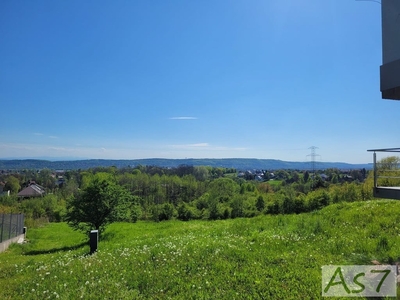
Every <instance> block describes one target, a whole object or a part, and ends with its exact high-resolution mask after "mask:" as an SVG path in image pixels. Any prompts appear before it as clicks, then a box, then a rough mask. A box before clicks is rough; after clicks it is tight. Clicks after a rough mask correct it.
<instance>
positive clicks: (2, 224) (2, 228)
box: [0, 214, 6, 243]
mask: <svg viewBox="0 0 400 300" xmlns="http://www.w3.org/2000/svg"><path fill="white" fill-rule="evenodd" d="M1 215H2V216H3V218H2V220H1V234H0V243H1V242H2V241H3V231H4V218H5V216H6V214H1Z"/></svg>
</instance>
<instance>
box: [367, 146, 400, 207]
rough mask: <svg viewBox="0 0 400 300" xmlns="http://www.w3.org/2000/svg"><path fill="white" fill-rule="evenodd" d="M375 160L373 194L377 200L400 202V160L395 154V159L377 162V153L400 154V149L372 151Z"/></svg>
mask: <svg viewBox="0 0 400 300" xmlns="http://www.w3.org/2000/svg"><path fill="white" fill-rule="evenodd" d="M368 151H369V152H373V153H374V154H373V159H374V188H373V194H374V197H377V198H386V199H396V200H400V158H398V157H397V156H396V155H395V154H394V155H392V157H393V158H386V159H382V160H380V161H379V162H378V161H377V154H376V153H377V152H383V153H400V148H387V149H371V150H368Z"/></svg>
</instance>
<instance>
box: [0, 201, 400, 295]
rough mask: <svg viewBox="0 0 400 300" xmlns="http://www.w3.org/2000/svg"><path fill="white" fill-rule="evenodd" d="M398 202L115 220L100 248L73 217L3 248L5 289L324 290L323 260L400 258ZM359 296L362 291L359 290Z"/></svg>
mask: <svg viewBox="0 0 400 300" xmlns="http://www.w3.org/2000/svg"><path fill="white" fill-rule="evenodd" d="M399 222H400V202H396V201H365V202H352V203H339V204H333V205H330V206H328V207H325V208H324V209H322V210H319V211H315V212H311V213H304V214H297V215H294V214H293V215H274V216H271V215H260V216H257V217H254V218H250V219H248V218H246V219H244V218H238V219H228V220H219V221H201V220H196V221H189V222H182V221H178V220H171V221H165V222H159V223H154V222H146V221H139V222H137V223H114V224H112V225H110V226H109V227H108V228H107V230H106V231H105V232H104V233H103V234H102V237H101V241H100V243H99V250H98V252H97V253H95V254H93V255H88V252H89V246H88V244H87V237H86V236H85V235H83V234H82V233H80V232H76V231H73V230H72V229H70V228H69V227H68V226H67V225H66V224H65V223H49V224H47V225H45V226H43V227H41V228H34V229H28V235H27V239H28V242H27V243H25V244H21V245H16V244H15V245H12V246H11V247H10V249H9V250H8V251H6V252H5V253H2V254H0V299H320V298H321V267H322V266H323V265H329V264H333V265H341V264H360V265H362V264H371V261H372V260H378V261H380V262H382V263H391V264H392V263H395V262H396V261H397V260H398V259H399V257H400V236H399V235H400V224H399ZM353 299H354V298H353Z"/></svg>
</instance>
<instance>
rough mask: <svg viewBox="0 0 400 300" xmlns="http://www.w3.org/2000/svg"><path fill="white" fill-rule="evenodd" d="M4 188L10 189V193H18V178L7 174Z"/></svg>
mask: <svg viewBox="0 0 400 300" xmlns="http://www.w3.org/2000/svg"><path fill="white" fill-rule="evenodd" d="M4 189H5V190H6V191H11V194H16V193H18V191H19V190H20V189H21V186H20V184H19V180H18V178H16V177H14V176H9V177H8V178H7V182H6V184H5V186H4Z"/></svg>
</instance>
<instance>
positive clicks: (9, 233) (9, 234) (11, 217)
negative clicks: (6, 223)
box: [8, 214, 13, 239]
mask: <svg viewBox="0 0 400 300" xmlns="http://www.w3.org/2000/svg"><path fill="white" fill-rule="evenodd" d="M12 219H13V214H10V230H9V231H8V239H10V238H11V229H12Z"/></svg>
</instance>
